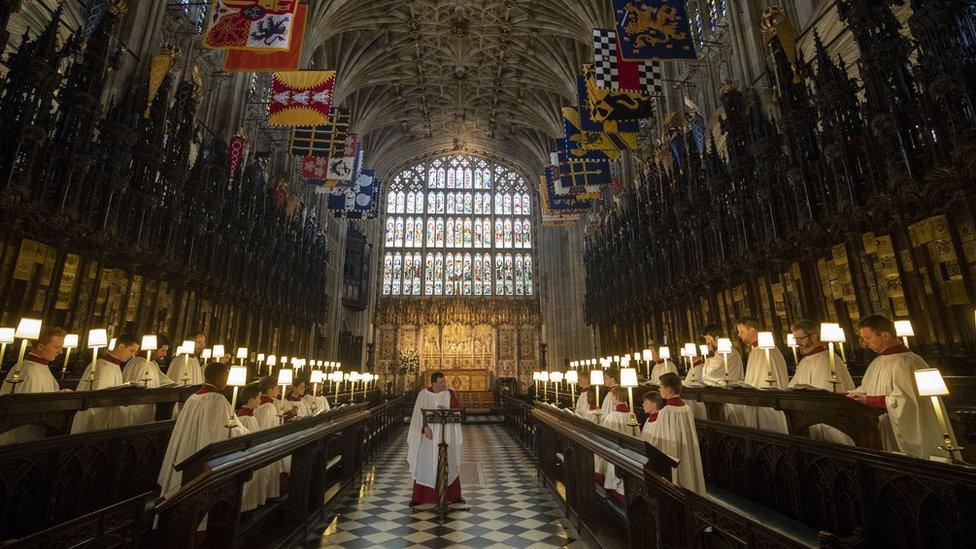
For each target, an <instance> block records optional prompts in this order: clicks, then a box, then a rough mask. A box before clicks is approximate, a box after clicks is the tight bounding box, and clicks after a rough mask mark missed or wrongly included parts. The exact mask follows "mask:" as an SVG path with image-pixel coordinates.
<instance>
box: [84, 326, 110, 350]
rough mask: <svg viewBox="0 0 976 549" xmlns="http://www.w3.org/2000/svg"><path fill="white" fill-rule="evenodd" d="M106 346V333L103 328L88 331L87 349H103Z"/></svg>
mask: <svg viewBox="0 0 976 549" xmlns="http://www.w3.org/2000/svg"><path fill="white" fill-rule="evenodd" d="M106 345H108V332H107V331H106V330H105V329H104V328H95V329H94V330H88V347H104V346H106Z"/></svg>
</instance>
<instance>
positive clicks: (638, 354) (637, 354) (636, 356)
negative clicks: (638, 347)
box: [634, 351, 641, 360]
mask: <svg viewBox="0 0 976 549" xmlns="http://www.w3.org/2000/svg"><path fill="white" fill-rule="evenodd" d="M640 359H641V355H640V353H638V352H637V351H634V360H640Z"/></svg>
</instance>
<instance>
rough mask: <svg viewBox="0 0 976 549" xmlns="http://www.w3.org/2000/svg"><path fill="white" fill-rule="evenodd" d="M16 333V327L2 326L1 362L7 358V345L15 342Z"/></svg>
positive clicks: (0, 337)
mask: <svg viewBox="0 0 976 549" xmlns="http://www.w3.org/2000/svg"><path fill="white" fill-rule="evenodd" d="M16 333H17V329H16V328H0V364H3V359H5V358H7V345H9V344H11V343H13V342H14V334H16Z"/></svg>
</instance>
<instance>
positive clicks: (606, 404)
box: [600, 385, 616, 417]
mask: <svg viewBox="0 0 976 549" xmlns="http://www.w3.org/2000/svg"><path fill="white" fill-rule="evenodd" d="M613 387H616V385H614V386H613ZM613 387H604V389H605V390H606V392H604V391H600V393H601V396H600V397H601V398H602V399H603V403H602V404H600V414H601V416H600V417H607V415H608V414H609V413H610V412H612V411H613Z"/></svg>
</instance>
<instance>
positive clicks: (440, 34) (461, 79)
mask: <svg viewBox="0 0 976 549" xmlns="http://www.w3.org/2000/svg"><path fill="white" fill-rule="evenodd" d="M309 7H310V11H309V24H308V33H307V35H306V37H305V48H306V50H305V51H306V52H312V55H311V60H312V64H313V65H314V66H316V67H318V68H329V69H335V70H336V71H337V79H336V82H337V85H336V98H335V99H336V101H337V102H338V103H339V104H343V105H345V106H347V107H349V108H350V109H351V112H352V122H353V129H355V130H356V131H358V132H359V134H360V135H361V136H363V139H364V142H365V144H366V150H367V154H368V156H369V159H370V160H369V162H370V164H372V165H373V167H374V168H375V169H376V170H377V173H378V174H380V175H381V176H382V177H385V176H388V175H389V174H390V173H391V172H392V171H393V170H394V169H396V168H397V167H399V166H401V165H403V164H405V163H406V162H409V161H411V160H414V159H417V158H421V157H424V156H428V155H430V154H434V153H442V152H448V151H454V150H464V151H467V152H472V153H476V154H482V155H485V156H489V157H502V158H505V159H507V160H509V161H512V162H515V163H517V164H518V165H519V167H521V168H522V169H523V170H525V171H526V172H527V173H529V174H533V173H539V172H540V171H541V169H542V166H543V164H544V163H545V162H546V159H547V157H548V153H549V150H550V148H551V145H550V142H551V139H552V137H554V136H557V135H559V134H561V133H562V128H561V118H560V107H562V106H563V105H567V104H570V103H571V102H573V101H575V97H576V91H575V90H576V85H575V77H576V73H577V72H578V71H579V66H580V64H582V63H587V62H590V61H591V60H592V58H593V53H592V45H591V38H590V37H591V35H592V29H593V28H596V27H606V26H608V25H610V24H612V22H611V7H610V2H609V0H547V1H545V2H543V1H539V0H317V1H315V2H310V6H309Z"/></svg>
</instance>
